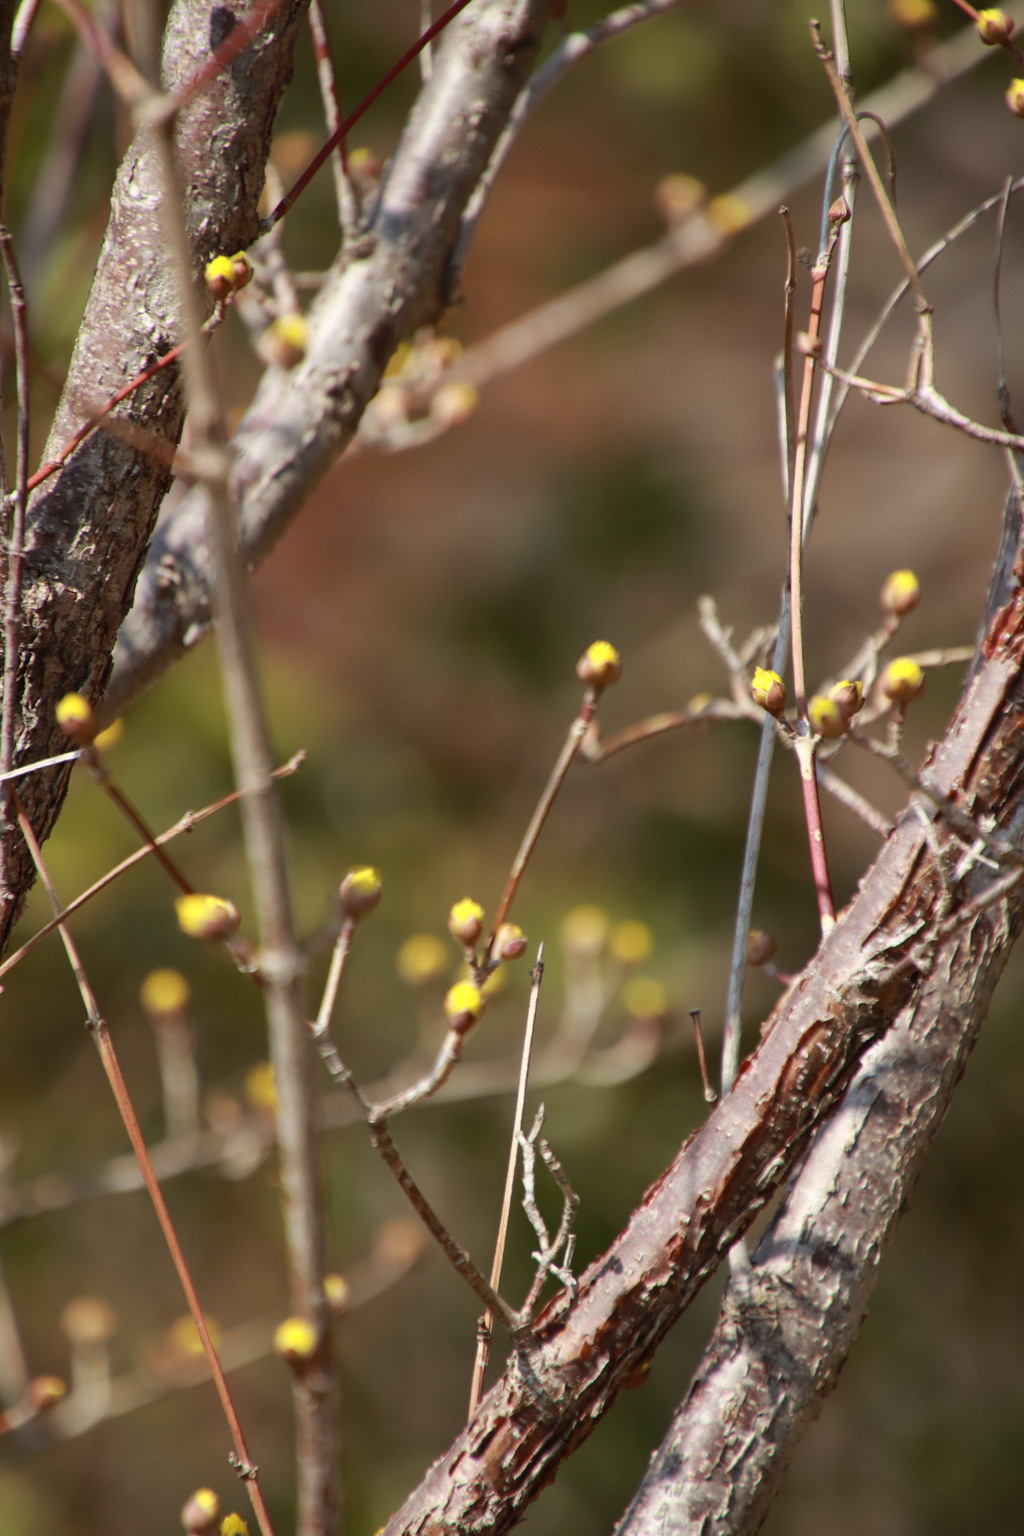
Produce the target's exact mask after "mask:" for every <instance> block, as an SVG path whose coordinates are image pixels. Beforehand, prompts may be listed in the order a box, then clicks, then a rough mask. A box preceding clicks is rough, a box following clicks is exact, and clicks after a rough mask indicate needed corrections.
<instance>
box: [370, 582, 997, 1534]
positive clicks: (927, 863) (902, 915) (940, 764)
mask: <svg viewBox="0 0 1024 1536" xmlns="http://www.w3.org/2000/svg"><path fill="white" fill-rule="evenodd" d="M985 654H986V658H987V659H986V662H985V664H984V666H983V668H982V669H981V671H980V672H979V674H978V676H977V679H976V680H975V682H974V683H973V684H972V685H971V686H970V688H969V689H968V690H967V692H966V693H965V696H964V698H963V700H962V702H961V705H960V708H959V710H958V712H957V715H956V717H955V718H954V720H953V722H952V725H951V726H950V729H949V731H948V732H947V734H946V737H945V738H944V740H943V742H942V743H941V744H940V745H939V746H938V747H937V748H936V749H935V752H934V755H933V760H932V762H931V763H930V765H929V770H928V772H929V777H930V778H931V779H932V780H933V781H934V782H935V784H936V786H937V789H938V790H939V791H940V792H941V793H942V794H944V795H946V796H947V797H953V796H955V797H956V799H957V803H958V804H959V805H960V807H961V808H962V809H963V810H965V811H966V812H967V813H968V814H970V815H971V816H972V817H974V818H975V819H979V818H980V817H981V816H983V815H986V814H989V815H992V816H994V817H995V818H996V820H997V821H998V823H999V824H1000V825H1003V826H1007V825H1010V826H1016V825H1017V823H1018V822H1019V820H1020V817H1021V813H1022V791H1024V783H1022V776H1024V763H1022V761H1021V756H1020V753H1019V751H1018V750H1017V746H1018V738H1019V734H1020V731H1021V725H1022V717H1024V685H1022V680H1021V676H1020V669H1021V661H1022V657H1024V599H1022V597H1021V593H1020V590H1019V588H1018V589H1017V591H1016V593H1015V595H1014V597H1013V598H1012V599H1011V602H1010V603H1009V605H1008V606H1007V607H1006V608H1005V609H1004V610H1002V612H1001V613H999V614H998V615H997V616H996V619H995V622H994V623H993V625H992V628H991V629H990V632H989V635H988V638H987V643H986V646H985ZM941 835H942V834H941V832H940V836H941ZM934 838H935V833H934V829H928V831H927V832H926V830H925V828H924V827H923V826H922V823H921V819H920V817H919V816H918V815H917V813H916V810H914V809H911V810H910V811H909V812H908V813H906V814H904V816H903V817H902V819H901V821H900V823H899V825H898V827H897V829H896V831H895V832H894V833H893V835H892V836H891V837H890V839H889V840H888V842H887V843H886V845H885V847H884V848H883V850H882V852H881V853H880V855H879V857H878V859H877V860H876V861H875V864H874V865H873V867H872V869H871V870H870V871H869V872H868V874H867V875H866V876H865V879H864V881H863V882H862V885H861V888H860V890H859V892H858V894H857V896H856V897H855V899H854V900H853V902H852V903H851V905H850V906H849V907H848V908H847V910H846V912H845V913H844V914H843V915H842V917H841V918H840V921H839V922H838V923H837V924H836V926H835V927H834V928H833V929H832V930H831V931H830V932H829V933H828V934H827V935H826V936H825V938H824V939H823V941H822V944H821V947H820V949H819V951H818V954H817V955H816V956H815V958H814V960H813V961H812V962H811V964H810V965H809V966H808V968H807V970H806V972H805V973H804V976H803V978H802V979H801V984H800V986H799V987H798V988H792V989H791V990H790V991H789V992H788V993H787V995H786V996H785V997H784V998H783V1000H782V1001H781V1003H780V1004H779V1006H778V1007H777V1009H776V1012H775V1014H774V1016H773V1019H772V1021H771V1027H770V1028H769V1030H768V1032H767V1034H766V1035H765V1038H764V1039H763V1041H762V1043H761V1045H760V1046H759V1048H758V1049H757V1051H756V1052H755V1053H754V1055H753V1056H752V1057H751V1058H750V1059H749V1060H748V1062H747V1063H746V1065H745V1067H744V1069H743V1070H742V1071H741V1072H740V1074H739V1077H738V1078H737V1081H736V1084H735V1086H734V1087H733V1089H732V1090H731V1092H730V1093H729V1094H728V1095H727V1096H726V1097H725V1098H724V1099H723V1101H722V1102H721V1103H720V1105H719V1106H718V1107H717V1109H716V1110H715V1111H714V1113H713V1114H712V1115H711V1116H710V1118H709V1119H708V1121H707V1122H706V1123H705V1124H704V1125H703V1126H702V1127H701V1128H700V1129H699V1130H698V1131H697V1132H695V1133H694V1135H693V1136H691V1138H690V1139H689V1141H688V1142H687V1143H686V1144H685V1146H684V1147H683V1149H682V1150H681V1152H680V1153H679V1155H678V1157H677V1158H676V1160H675V1162H674V1163H673V1164H672V1166H671V1167H670V1168H669V1169H668V1170H666V1172H665V1173H664V1174H663V1175H662V1177H661V1178H660V1179H659V1180H658V1181H657V1182H656V1183H655V1184H654V1185H653V1186H652V1187H651V1189H650V1190H649V1191H648V1192H647V1195H646V1196H645V1197H644V1200H643V1202H642V1204H641V1205H640V1207H639V1209H638V1211H637V1212H636V1214H635V1215H634V1216H633V1218H632V1220H631V1221H630V1223H629V1225H628V1226H627V1227H626V1229H625V1230H624V1232H623V1233H622V1235H621V1236H620V1237H619V1238H618V1239H617V1240H616V1241H615V1243H613V1245H612V1247H611V1248H610V1249H609V1251H608V1252H607V1253H606V1254H604V1255H603V1256H602V1257H601V1258H600V1259H599V1260H597V1261H596V1262H595V1263H594V1264H592V1265H591V1266H590V1268H589V1269H588V1270H587V1272H586V1274H584V1276H583V1277H582V1279H581V1280H580V1282H579V1290H578V1294H577V1298H576V1299H575V1300H574V1301H573V1302H572V1303H569V1302H568V1301H567V1300H566V1299H565V1298H564V1297H563V1298H561V1299H560V1300H558V1301H556V1302H555V1304H554V1305H553V1306H552V1307H550V1308H549V1309H548V1312H547V1314H546V1316H544V1317H542V1318H541V1319H540V1321H539V1323H538V1325H537V1329H536V1332H537V1335H538V1345H537V1347H536V1349H534V1350H533V1351H531V1353H530V1359H529V1365H530V1380H528V1381H527V1380H524V1377H523V1375H522V1373H521V1371H520V1369H519V1367H518V1365H517V1364H516V1363H515V1362H513V1364H512V1365H511V1366H510V1368H509V1369H508V1370H507V1371H506V1374H505V1376H504V1377H503V1379H502V1380H501V1381H500V1382H499V1383H498V1385H497V1386H496V1387H495V1388H494V1389H493V1390H492V1391H491V1393H490V1394H489V1395H488V1396H487V1398H485V1400H484V1402H483V1403H482V1404H481V1407H480V1409H479V1411H478V1412H477V1414H476V1416H475V1417H474V1419H473V1421H472V1422H471V1424H470V1425H469V1426H468V1428H467V1429H466V1431H465V1432H464V1433H463V1434H462V1435H461V1436H460V1437H459V1439H458V1440H457V1441H456V1442H455V1444H454V1445H453V1446H452V1448H451V1449H450V1450H449V1451H448V1452H447V1453H446V1455H445V1456H444V1457H442V1459H441V1460H440V1461H439V1462H438V1463H437V1464H436V1465H435V1467H434V1468H433V1469H432V1470H431V1472H430V1473H429V1474H428V1475H427V1477H426V1479H425V1480H424V1482H423V1484H422V1485H421V1486H420V1488H419V1489H418V1490H417V1491H416V1492H415V1493H414V1494H413V1495H412V1496H411V1497H410V1499H409V1500H408V1501H407V1502H406V1504H405V1506H404V1507H403V1509H402V1510H400V1511H399V1512H398V1513H397V1514H396V1515H395V1516H394V1518H393V1519H392V1520H391V1522H390V1523H389V1525H388V1526H387V1527H386V1531H387V1536H399V1533H400V1532H402V1533H404V1532H410V1533H411V1532H413V1531H416V1532H422V1531H423V1530H424V1529H426V1528H427V1527H428V1526H429V1527H430V1528H431V1529H432V1530H435V1531H438V1532H440V1531H453V1530H456V1529H457V1530H459V1531H463V1532H482V1531H484V1530H487V1531H488V1532H500V1531H505V1530H507V1529H509V1528H510V1526H511V1525H512V1524H513V1523H514V1522H515V1520H516V1519H517V1518H518V1517H519V1515H520V1514H521V1513H522V1511H523V1509H524V1508H525V1506H526V1505H527V1504H528V1503H529V1501H530V1500H531V1499H532V1498H533V1497H534V1496H535V1494H536V1493H537V1492H538V1491H539V1489H540V1488H541V1487H542V1486H543V1484H544V1483H545V1482H547V1481H549V1480H550V1478H551V1477H552V1475H553V1474H554V1471H555V1469H556V1468H557V1466H558V1464H559V1462H560V1461H561V1460H562V1459H563V1458H564V1457H565V1456H566V1455H567V1454H569V1452H570V1451H572V1450H573V1449H575V1447H576V1446H577V1445H578V1444H579V1442H580V1441H581V1439H582V1438H584V1436H585V1435H586V1434H587V1433H588V1432H589V1430H590V1429H591V1427H592V1426H593V1425H594V1423H595V1422H596V1421H597V1419H598V1418H599V1417H600V1416H601V1415H602V1414H603V1413H604V1412H605V1411H606V1410H607V1409H608V1407H609V1406H610V1405H611V1403H612V1402H613V1400H614V1398H615V1396H616V1394H617V1393H618V1391H619V1390H620V1389H621V1387H622V1386H623V1385H624V1384H625V1382H626V1380H627V1379H628V1378H629V1377H630V1376H631V1375H632V1374H633V1373H634V1372H635V1371H636V1370H637V1369H638V1367H640V1366H641V1365H643V1364H644V1363H645V1362H646V1361H647V1360H648V1359H649V1358H650V1356H651V1355H652V1354H653V1352H654V1350H655V1349H656V1348H657V1346H658V1344H659V1343H660V1341H661V1340H662V1338H663V1337H664V1336H665V1334H666V1333H667V1331H668V1329H669V1328H670V1327H671V1325H672V1323H673V1322H674V1321H675V1320H676V1318H677V1317H678V1316H679V1314H680V1313H681V1311H682V1310H683V1309H684V1307H685V1306H686V1305H687V1304H688V1303H689V1301H690V1300H691V1299H692V1297H693V1296H694V1295H695V1294H696V1292H697V1291H698V1290H699V1288H700V1286H701V1285H702V1284H703V1282H704V1280H705V1279H706V1278H707V1276H708V1275H709V1274H710V1273H711V1272H712V1270H713V1269H714V1268H715V1267H716V1266H717V1264H718V1263H719V1261H720V1260H721V1258H722V1257H723V1255H724V1254H725V1252H726V1251H727V1250H728V1248H729V1247H730V1246H731V1244H732V1243H733V1242H734V1241H735V1240H736V1238H737V1237H738V1236H739V1235H740V1234H741V1233H742V1232H743V1231H744V1230H745V1229H746V1227H747V1226H748V1225H749V1223H750V1221H751V1220H752V1219H753V1217H754V1215H755V1214H756V1212H757V1210H758V1209H760V1207H761V1206H762V1205H763V1204H764V1202H765V1200H767V1198H768V1197H769V1195H770V1194H771V1192H772V1191H773V1190H774V1189H775V1188H777V1187H778V1185H779V1183H780V1182H781V1181H782V1179H783V1178H784V1177H785V1176H786V1174H787V1173H788V1172H789V1170H790V1169H791V1168H792V1167H793V1166H794V1164H795V1162H796V1161H797V1159H798V1158H799V1156H800V1154H801V1153H802V1151H803V1149H804V1147H805V1146H806V1145H807V1142H808V1140H809V1138H810V1136H811V1135H812V1133H813V1132H814V1130H815V1129H816V1127H817V1126H818V1125H820V1124H821V1123H822V1121H823V1120H824V1119H825V1117H826V1116H827V1115H828V1114H829V1112H830V1111H831V1109H832V1108H833V1107H834V1106H835V1104H836V1103H837V1102H838V1100H839V1098H840V1096H841V1095H842V1094H843V1093H844V1092H845V1090H846V1088H847V1086H848V1084H849V1083H850V1081H851V1079H852V1077H853V1075H854V1073H855V1072H856V1070H857V1068H858V1065H859V1062H860V1059H861V1057H862V1056H863V1054H864V1052H865V1050H866V1049H867V1048H868V1047H869V1046H870V1045H871V1044H873V1042H874V1041H875V1040H877V1039H880V1038H882V1037H883V1036H884V1035H885V1032H886V1031H887V1029H889V1028H890V1027H891V1026H892V1024H893V1023H894V1021H895V1020H896V1018H897V1017H898V1016H899V1014H900V1013H901V1012H902V1010H904V1009H905V1008H913V1007H914V1006H915V1005H921V999H923V998H924V997H925V996H926V995H927V992H928V989H929V988H930V987H932V986H933V985H936V984H937V982H938V981H939V979H940V978H939V977H938V975H937V973H936V972H935V970H934V964H935V954H936V952H935V949H934V946H932V947H931V948H929V945H928V942H927V941H928V938H929V932H930V929H932V928H934V927H935V925H936V924H938V923H939V922H941V921H943V920H944V919H947V918H948V917H949V911H948V909H949V906H950V903H951V901H952V903H953V905H954V907H955V904H956V901H957V900H959V899H961V898H960V896H959V895H958V894H957V893H954V892H951V891H950V889H949V888H948V887H947V885H946V882H945V877H944V875H943V872H942V870H941V869H939V868H937V867H936V864H935V860H934V857H933V856H932V854H931V844H932V843H933V842H934ZM978 878H979V879H985V878H986V876H985V875H984V873H983V872H981V871H979V873H978ZM988 878H991V877H990V876H989V877H988ZM1007 903H1008V906H1009V905H1010V904H1011V903H1012V907H1013V917H1012V920H1010V921H1007V922H1006V923H1004V924H996V925H993V928H992V939H991V944H992V963H993V965H995V966H997V967H998V965H999V964H1001V962H1002V960H1003V959H1004V958H1005V956H1006V954H1007V952H1008V949H1009V940H1010V937H1011V935H1012V932H1013V931H1014V929H1015V927H1016V924H1017V923H1018V921H1019V915H1020V911H1021V898H1020V886H1019V885H1018V886H1015V887H1014V888H1013V890H1012V892H1011V893H1008V894H1007ZM983 1002H984V997H983V996H979V1000H978V1004H977V1007H978V1010H979V1012H980V1009H981V1008H982V1006H983ZM538 1389H539V1392H538Z"/></svg>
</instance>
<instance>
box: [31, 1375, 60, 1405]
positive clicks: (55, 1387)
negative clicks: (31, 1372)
mask: <svg viewBox="0 0 1024 1536" xmlns="http://www.w3.org/2000/svg"><path fill="white" fill-rule="evenodd" d="M67 1391H68V1384H67V1382H66V1381H62V1380H61V1378H60V1377H59V1376H33V1378H32V1380H31V1381H30V1382H29V1384H28V1386H27V1387H26V1389H25V1402H26V1404H27V1406H28V1407H29V1409H30V1410H31V1411H32V1412H33V1413H48V1412H49V1410H50V1409H51V1408H56V1406H57V1404H58V1403H59V1402H60V1400H61V1398H62V1397H66V1396H67Z"/></svg>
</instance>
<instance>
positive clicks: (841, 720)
mask: <svg viewBox="0 0 1024 1536" xmlns="http://www.w3.org/2000/svg"><path fill="white" fill-rule="evenodd" d="M807 719H808V720H809V721H810V726H811V730H812V731H813V732H814V734H815V735H816V736H826V737H828V738H829V739H830V740H835V739H836V738H837V737H839V736H845V735H846V733H847V731H848V730H849V728H850V722H849V720H848V719H847V717H846V716H845V715H844V714H843V712H842V710H841V709H840V708H839V705H838V704H837V703H836V702H835V701H834V700H833V699H826V698H824V697H823V696H822V695H821V694H820V693H816V694H815V695H814V697H813V699H811V700H810V701H809V703H808V705H807Z"/></svg>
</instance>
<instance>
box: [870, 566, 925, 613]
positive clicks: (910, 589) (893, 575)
mask: <svg viewBox="0 0 1024 1536" xmlns="http://www.w3.org/2000/svg"><path fill="white" fill-rule="evenodd" d="M920 599H921V583H920V582H919V581H918V579H917V577H916V576H915V575H914V573H913V571H891V572H890V573H889V575H888V576H887V577H886V578H885V581H884V583H883V585H882V590H881V592H880V593H879V594H878V600H879V602H880V603H881V605H882V607H883V608H884V609H885V611H886V613H891V614H893V615H895V616H896V617H897V618H901V619H902V618H903V617H904V616H905V615H906V614H908V613H910V612H912V611H913V609H915V608H916V607H917V605H918V603H919V602H920Z"/></svg>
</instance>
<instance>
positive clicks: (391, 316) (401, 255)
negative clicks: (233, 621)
mask: <svg viewBox="0 0 1024 1536" xmlns="http://www.w3.org/2000/svg"><path fill="white" fill-rule="evenodd" d="M546 10H547V0H491V3H489V4H476V5H472V6H470V7H469V8H468V10H467V11H466V12H465V14H464V15H463V16H460V17H459V18H458V20H457V21H455V22H454V23H453V24H452V26H451V27H450V28H449V29H448V31H447V32H446V33H445V37H444V41H443V44H442V46H441V48H440V49H439V50H438V52H437V54H436V55H435V62H434V68H433V71H432V74H431V77H430V79H429V81H427V83H426V84H425V85H424V87H423V89H422V91H421V92H420V96H419V99H418V101H417V104H416V106H415V108H414V110H413V112H412V115H411V117H410V119H409V122H408V124H407V126H406V129H405V131H404V133H403V135H402V139H401V142H400V144H399V146H398V148H397V150H396V152H395V156H394V160H393V161H392V164H391V168H390V170H389V172H388V174H387V177H386V180H385V182H384V185H383V187H382V189H381V192H380V195H379V198H378V201H377V204H376V206H375V208H374V209H373V211H372V213H371V216H370V220H369V224H368V227H367V230H366V231H365V234H364V237H363V239H362V240H361V241H358V242H356V243H355V244H354V245H353V246H352V247H351V255H352V257H353V259H352V260H351V261H350V262H347V263H346V264H345V265H344V267H341V266H339V267H336V268H335V270H334V271H333V272H332V273H331V275H330V277H329V278H328V280H327V282H326V284H325V285H324V288H323V290H322V291H321V293H320V295H319V297H318V299H317V301H316V302H315V304H314V305H313V307H312V309H311V311H310V314H309V322H310V346H309V351H308V355H307V357H306V359H305V361H304V362H303V363H302V365H301V366H300V367H298V368H297V369H295V370H294V372H292V373H287V374H286V373H283V372H281V371H280V370H278V369H270V370H268V372H267V374H266V375H265V376H264V378H263V381H262V383H261V385H260V387H259V390H258V391H257V394H256V398H255V400H254V401H253V403H252V406H251V407H250V409H249V411H248V412H247V413H246V416H245V418H244V420H243V422H242V424H241V426H240V427H239V429H238V432H237V433H236V436H235V439H234V444H233V451H234V458H235V471H234V479H233V488H232V489H233V494H234V497H235V500H236V503H237V505H238V508H239V518H240V525H241V528H240V537H241V541H242V548H243V552H244V555H245V558H246V560H247V562H248V563H249V564H250V565H255V564H257V563H258V562H259V561H260V560H261V559H262V557H263V556H264V555H265V554H266V553H267V551H268V550H269V549H270V548H271V547H272V546H273V545H274V544H275V543H276V541H277V539H278V538H279V537H280V536H281V533H282V532H283V531H284V529H285V527H286V526H287V524H288V522H289V521H290V520H291V518H292V517H293V516H294V514H295V513H296V512H297V511H298V509H299V507H300V506H301V505H302V503H303V501H304V500H305V498H306V496H307V495H308V494H309V490H310V487H311V486H312V485H313V484H315V482H316V480H317V479H319V477H320V476H321V475H322V474H323V473H324V472H325V471H326V469H327V468H328V467H329V466H330V464H331V463H333V461H334V460H335V459H336V458H337V456H338V455H339V454H340V453H341V452H342V451H343V450H344V449H345V447H346V446H347V445H348V443H349V442H351V440H352V437H353V434H354V432H355V430H356V427H357V426H358V424H359V420H360V417H361V416H362V414H363V411H364V410H365V408H366V405H367V403H368V401H369V400H371V399H372V397H373V395H374V394H375V393H376V390H377V387H378V385H379V383H380V379H381V376H382V374H383V372H384V369H385V367H386V366H387V363H388V360H389V358H390V357H391V355H392V353H393V352H394V350H395V347H396V346H397V345H398V343H399V342H400V341H402V340H403V338H404V337H406V336H408V335H410V334H411V333H412V332H413V331H414V330H415V329H416V327H417V326H419V325H422V324H424V323H425V322H427V321H430V320H432V319H436V318H437V316H438V315H439V314H440V313H441V312H442V311H443V310H444V308H445V305H446V303H447V301H448V297H449V295H448V284H447V274H448V260H449V257H450V254H451V251H452V248H453V246H454V243H455V240H456V237H457V235H458V230H459V224H460V221H461V218H462V214H463V210H464V209H465V207H466V204H467V202H468V201H469V198H470V196H471V194H472V192H473V189H474V187H475V186H476V184H477V181H478V179H479V177H480V175H481V174H482V172H483V170H484V168H485V167H486V165H487V162H488V160H489V158H490V154H491V151H492V149H493V147H494V144H495V142H496V140H497V138H498V135H499V134H500V132H501V130H502V128H503V127H504V124H505V122H506V121H507V119H508V116H509V113H510V112H511V110H512V108H513V106H514V104H515V101H516V98H517V96H518V94H519V92H520V90H521V88H522V86H523V82H524V81H525V79H526V76H527V74H528V71H529V67H530V65H531V63H532V61H533V58H534V55H535V54H536V51H537V47H538V43H539V35H540V28H541V26H542V23H543V20H544V15H545V13H546ZM205 524H206V497H205V494H204V492H203V491H202V490H200V489H199V488H197V489H195V490H193V491H191V492H190V493H189V494H188V495H187V496H186V497H184V499H183V500H182V502H181V503H180V504H179V505H178V507H177V508H176V509H175V512H174V514H173V515H172V516H171V517H170V518H169V519H168V521H167V523H166V524H165V525H164V526H162V527H161V529H160V530H159V531H158V533H157V536H156V538H155V539H154V543H153V549H152V552H151V554H150V557H149V560H148V562H147V566H146V569H145V571H144V573H143V575H142V578H141V580H140V582H139V590H138V594H137V596H136V601H135V607H134V609H133V612H132V614H131V617H130V618H129V620H128V622H127V623H126V624H125V626H124V629H123V630H122V633H121V637H120V639H119V641H118V648H117V656H116V667H115V672H114V677H113V679H112V681H111V685H110V689H109V691H108V695H107V706H108V709H109V710H110V712H111V713H117V712H119V711H120V710H121V709H123V708H124V706H125V705H126V704H127V703H128V702H129V701H130V700H131V699H132V698H133V697H134V696H135V695H136V694H137V693H138V692H139V691H140V690H141V689H142V688H143V687H145V686H146V684H147V683H149V682H151V681H152V680H153V679H154V678H155V677H156V676H158V675H159V674H160V673H161V672H163V671H164V670H165V669H166V668H167V667H168V666H169V665H170V663H171V662H172V661H174V660H175V659H176V658H177V657H178V656H180V655H181V653H182V652H183V651H184V650H186V649H187V648H188V647H189V646H190V645H192V644H194V643H195V641H196V640H197V639H199V638H200V636H201V635H202V634H203V633H204V632H205V630H206V628H207V627H208V625H209V622H210V606H209V583H208V571H209V561H208V555H207V547H206V534H205Z"/></svg>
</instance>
